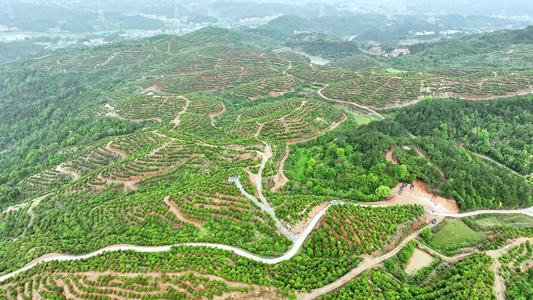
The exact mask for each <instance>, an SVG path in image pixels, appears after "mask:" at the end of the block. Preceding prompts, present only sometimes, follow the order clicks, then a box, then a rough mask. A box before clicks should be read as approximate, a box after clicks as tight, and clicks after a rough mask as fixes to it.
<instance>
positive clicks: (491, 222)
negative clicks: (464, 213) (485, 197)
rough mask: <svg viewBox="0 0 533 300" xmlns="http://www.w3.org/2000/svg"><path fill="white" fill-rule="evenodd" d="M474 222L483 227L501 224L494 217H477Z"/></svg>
mask: <svg viewBox="0 0 533 300" xmlns="http://www.w3.org/2000/svg"><path fill="white" fill-rule="evenodd" d="M474 223H475V224H476V225H478V226H479V227H480V228H483V229H484V228H486V227H494V226H503V224H502V222H500V220H498V218H496V217H490V218H483V219H479V220H477V221H475V222H474Z"/></svg>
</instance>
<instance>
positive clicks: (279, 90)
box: [233, 76, 299, 99]
mask: <svg viewBox="0 0 533 300" xmlns="http://www.w3.org/2000/svg"><path fill="white" fill-rule="evenodd" d="M298 85H299V83H298V82H297V81H296V79H294V78H292V77H290V76H280V77H274V78H266V79H262V80H258V81H254V82H251V83H249V84H245V85H242V86H239V87H237V88H236V89H235V90H234V91H233V94H235V95H237V96H243V97H247V98H250V99H256V98H262V97H267V96H278V95H280V94H283V93H286V92H291V91H294V89H295V88H296V87H297V86H298Z"/></svg>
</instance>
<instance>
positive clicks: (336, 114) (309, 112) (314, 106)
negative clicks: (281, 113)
mask: <svg viewBox="0 0 533 300" xmlns="http://www.w3.org/2000/svg"><path fill="white" fill-rule="evenodd" d="M342 117H343V113H342V112H341V111H340V110H338V109H336V108H334V107H333V106H331V105H327V104H325V103H323V102H317V101H308V102H306V103H305V105H303V107H301V108H299V109H296V110H294V111H293V112H292V113H290V114H289V115H287V116H285V117H283V118H281V119H276V120H273V121H269V122H267V123H266V124H265V125H264V127H263V129H262V130H261V133H260V136H261V137H263V138H271V139H281V140H287V141H294V140H298V139H305V138H310V137H313V136H316V135H318V134H319V133H321V132H322V131H324V130H326V129H327V128H329V127H330V126H331V125H332V123H333V122H340V121H341V119H342Z"/></svg>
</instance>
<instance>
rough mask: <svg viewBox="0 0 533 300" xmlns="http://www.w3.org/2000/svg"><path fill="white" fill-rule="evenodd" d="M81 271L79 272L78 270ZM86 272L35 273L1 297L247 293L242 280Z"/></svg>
mask: <svg viewBox="0 0 533 300" xmlns="http://www.w3.org/2000/svg"><path fill="white" fill-rule="evenodd" d="M82 274H83V273H82ZM90 277H92V276H88V275H86V274H83V275H80V274H76V275H73V274H72V273H67V274H56V275H53V276H49V275H43V276H41V275H37V276H35V277H33V278H29V279H27V280H24V281H22V282H20V283H18V284H17V285H10V286H9V287H7V288H6V289H3V290H0V297H5V299H19V298H22V299H28V300H29V299H35V298H38V297H41V298H44V299H66V298H67V297H68V298H71V297H75V298H76V299H111V298H115V297H124V298H130V299H131V298H136V299H161V298H164V299H198V298H208V299H212V298H213V296H222V295H224V293H230V292H235V291H238V292H244V293H246V292H248V291H249V286H247V285H246V284H244V283H241V284H238V285H237V286H235V284H233V286H231V287H230V286H229V285H228V283H227V282H226V281H223V280H217V279H210V278H209V277H204V276H201V275H198V276H197V275H195V274H194V273H182V274H172V275H165V274H163V275H162V276H161V277H152V276H149V275H139V276H136V277H135V276H131V275H125V276H120V277H119V276H117V275H103V276H101V275H99V276H98V278H96V280H92V279H91V278H90Z"/></svg>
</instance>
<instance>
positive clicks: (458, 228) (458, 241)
mask: <svg viewBox="0 0 533 300" xmlns="http://www.w3.org/2000/svg"><path fill="white" fill-rule="evenodd" d="M444 223H445V225H444V226H443V227H441V228H440V229H439V230H438V231H437V232H436V233H435V235H434V236H433V239H431V242H430V244H431V245H433V246H435V247H437V248H439V249H443V250H453V249H458V248H461V247H467V246H472V245H476V244H478V243H480V242H481V241H483V240H484V239H485V238H486V237H487V234H485V233H481V232H476V231H474V230H472V229H471V228H470V227H468V226H467V225H466V224H465V223H463V221H461V220H455V219H445V220H444Z"/></svg>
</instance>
